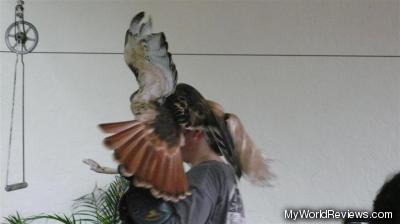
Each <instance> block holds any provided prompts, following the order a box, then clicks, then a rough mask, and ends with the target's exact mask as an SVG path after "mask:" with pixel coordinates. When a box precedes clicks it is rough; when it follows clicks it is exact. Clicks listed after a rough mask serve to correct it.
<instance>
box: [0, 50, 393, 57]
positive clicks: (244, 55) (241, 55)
mask: <svg viewBox="0 0 400 224" xmlns="http://www.w3.org/2000/svg"><path fill="white" fill-rule="evenodd" d="M0 53H13V52H11V51H3V50H0ZM31 53H32V54H66V55H68V54H72V55H122V54H124V53H122V52H95V51H92V52H91V51H35V52H31ZM171 54H172V55H181V56H226V57H336V58H400V55H383V54H268V53H185V52H184V53H171Z"/></svg>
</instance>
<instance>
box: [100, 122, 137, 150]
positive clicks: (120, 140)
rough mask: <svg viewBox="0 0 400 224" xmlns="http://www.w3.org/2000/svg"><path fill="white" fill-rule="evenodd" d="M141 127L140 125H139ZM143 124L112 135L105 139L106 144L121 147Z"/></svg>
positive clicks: (109, 146) (111, 146)
mask: <svg viewBox="0 0 400 224" xmlns="http://www.w3.org/2000/svg"><path fill="white" fill-rule="evenodd" d="M139 127H140V126H139ZM142 128H144V127H143V126H142V127H140V128H138V126H133V127H131V128H128V129H125V130H123V131H121V132H118V133H116V134H114V135H111V136H109V137H107V138H105V139H104V145H106V146H107V147H108V148H110V149H115V148H119V147H121V146H122V145H123V144H125V143H126V142H128V141H129V140H130V139H131V138H132V137H133V136H135V134H136V133H137V132H138V131H140V130H141V129H142Z"/></svg>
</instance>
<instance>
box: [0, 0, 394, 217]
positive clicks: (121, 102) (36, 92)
mask: <svg viewBox="0 0 400 224" xmlns="http://www.w3.org/2000/svg"><path fill="white" fill-rule="evenodd" d="M14 5H15V1H11V0H0V15H1V17H0V18H1V20H0V33H4V32H5V29H6V28H7V26H8V25H9V24H11V22H12V20H13V13H14V12H13V10H14V9H13V8H14ZM399 5H400V3H399V0H379V1H378V0H351V1H344V0H331V1H325V0H298V1H289V0H283V1H277V0H275V1H272V0H271V1H257V2H230V1H219V2H212V1H196V2H186V1H176V2H171V1H168V2H167V1H140V2H139V1H50V0H48V1H39V0H30V1H26V13H25V16H26V20H28V21H30V22H32V23H33V24H35V25H36V27H37V28H38V30H39V34H40V43H39V45H38V47H37V49H36V51H37V52H41V51H42V52H43V51H80V52H122V46H123V39H124V34H125V30H126V28H127V25H128V24H129V22H130V19H131V17H132V16H133V15H134V14H135V13H136V12H138V11H141V10H146V11H148V12H150V13H151V14H152V16H153V22H154V28H155V31H165V32H166V35H167V39H168V41H169V46H170V50H171V51H172V52H173V53H250V54H251V53H260V54H263V53H264V54H270V53H271V54H347V55H366V54H369V55H375V54H380V55H400V7H399ZM0 50H1V51H6V50H7V48H6V47H5V44H4V43H3V42H0ZM14 60H15V55H14V54H11V53H4V52H1V53H0V71H1V73H0V76H1V79H0V80H1V85H0V86H1V95H0V97H1V148H0V158H1V160H0V161H1V167H0V169H1V183H2V184H1V187H2V188H3V186H4V178H5V163H6V152H7V137H8V125H9V116H10V114H9V113H10V97H11V83H12V73H13V65H14V64H13V63H14ZM399 60H400V59H399V58H368V57H255V56H235V57H232V56H181V55H175V56H174V61H175V63H176V65H177V67H178V71H179V79H180V81H181V82H188V83H190V84H192V85H194V86H196V87H197V88H198V89H199V90H200V91H201V92H202V93H203V94H204V95H205V96H206V97H208V98H210V99H214V100H217V101H218V102H220V103H222V104H223V105H224V106H225V108H226V109H227V110H228V111H232V112H234V113H237V114H238V115H239V116H240V117H241V118H242V120H243V121H244V123H245V125H246V127H247V129H248V130H249V132H250V133H251V135H252V136H253V138H254V140H255V141H256V142H257V144H258V145H259V146H260V147H261V148H262V149H264V151H265V152H266V154H267V155H268V157H269V158H271V159H273V160H274V162H273V164H272V168H273V171H274V172H275V173H276V175H277V177H278V179H277V181H276V183H275V187H274V188H257V187H254V186H250V184H248V183H246V182H243V183H242V188H241V189H242V194H243V197H244V200H245V206H246V207H245V208H246V212H247V216H248V223H250V224H264V223H283V222H285V221H284V220H282V219H283V210H284V209H285V208H294V207H307V208H316V209H320V208H338V209H348V208H354V209H362V210H364V209H367V210H369V209H370V208H371V204H372V200H373V198H374V197H375V194H376V192H377V190H378V189H379V187H380V186H381V185H382V183H383V182H384V180H385V178H386V176H387V175H389V174H391V173H393V172H395V171H398V170H400V163H399V159H400V150H399V148H400V140H399V139H400V128H399V127H400V113H399V112H400V75H399V70H400V61H399ZM25 64H26V85H27V86H26V94H27V97H26V100H27V102H26V150H27V180H28V182H29V188H27V189H25V190H21V191H16V192H12V193H6V192H5V191H3V190H1V191H0V216H6V215H9V214H11V213H14V211H16V210H18V211H19V212H20V213H22V214H23V215H31V214H36V213H40V212H57V213H67V214H68V213H69V212H70V205H71V204H72V199H74V198H77V197H79V196H81V195H83V194H85V193H87V192H89V191H90V190H91V189H93V187H94V185H95V183H96V182H97V183H98V185H100V186H102V185H104V184H106V183H108V182H109V181H110V180H111V179H112V177H110V176H101V175H99V174H95V173H92V172H90V171H89V170H88V169H87V167H86V166H85V165H84V164H82V163H81V160H82V159H83V158H94V159H96V160H98V161H100V162H101V163H104V164H105V165H110V166H111V165H114V163H113V161H112V159H111V152H110V151H107V150H106V149H105V148H104V147H103V146H102V145H101V141H102V138H103V137H104V135H103V134H102V133H100V131H99V130H98V129H97V128H96V125H97V124H98V123H102V122H109V121H119V120H124V119H131V117H132V116H131V114H130V112H129V105H128V98H129V96H130V94H131V93H132V92H133V91H134V90H135V89H136V88H137V86H136V83H135V81H134V78H133V75H132V74H131V72H130V71H129V69H128V68H127V67H126V65H125V64H124V61H123V57H122V55H76V54H43V53H35V54H29V55H27V56H26V57H25ZM12 167H13V168H14V169H15V170H17V166H15V163H14V164H13V166H12ZM14 178H15V176H14ZM333 222H334V223H338V222H339V220H336V221H333Z"/></svg>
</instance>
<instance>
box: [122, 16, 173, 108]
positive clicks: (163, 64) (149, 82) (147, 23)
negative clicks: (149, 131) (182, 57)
mask: <svg viewBox="0 0 400 224" xmlns="http://www.w3.org/2000/svg"><path fill="white" fill-rule="evenodd" d="M124 57H125V62H126V63H127V65H128V66H129V68H131V70H132V71H133V73H135V76H136V80H137V82H138V85H139V90H138V91H137V92H136V93H135V95H134V96H133V97H131V101H132V109H133V112H134V113H135V114H137V113H138V112H139V111H140V108H138V107H140V106H143V104H145V103H148V102H151V101H155V100H159V99H164V98H165V97H167V96H169V95H170V94H171V93H173V91H174V89H175V85H176V81H177V71H176V68H175V64H174V62H173V61H172V57H171V54H170V53H169V52H168V43H167V41H166V39H165V35H164V33H152V22H151V18H148V19H145V13H144V12H140V13H138V14H137V15H136V16H135V17H134V18H133V19H132V21H131V24H130V26H129V29H128V30H127V31H126V35H125V50H124ZM161 101H162V100H161ZM135 105H138V106H135Z"/></svg>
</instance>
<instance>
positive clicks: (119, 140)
mask: <svg viewBox="0 0 400 224" xmlns="http://www.w3.org/2000/svg"><path fill="white" fill-rule="evenodd" d="M101 127H102V128H103V129H104V130H106V131H107V132H110V133H115V132H116V133H115V134H113V135H111V136H109V137H107V138H105V140H104V143H105V145H106V146H107V147H109V148H112V149H114V150H115V151H114V158H115V159H116V160H117V161H118V162H119V163H121V164H122V165H123V168H124V169H123V171H124V173H126V174H129V175H135V181H134V184H135V185H136V186H138V187H145V188H149V189H150V190H151V192H152V193H153V195H154V196H155V197H158V198H163V199H164V200H169V201H178V200H180V199H183V198H185V197H186V196H187V195H189V186H188V183H187V179H186V175H185V173H184V170H183V161H182V158H181V155H180V146H181V142H182V138H183V135H182V134H175V135H176V136H178V139H176V140H174V141H165V140H163V139H162V138H161V137H160V136H159V135H158V133H156V132H155V130H154V128H153V127H152V125H151V122H149V121H130V122H117V123H111V124H103V125H101ZM172 143H175V144H172Z"/></svg>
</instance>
